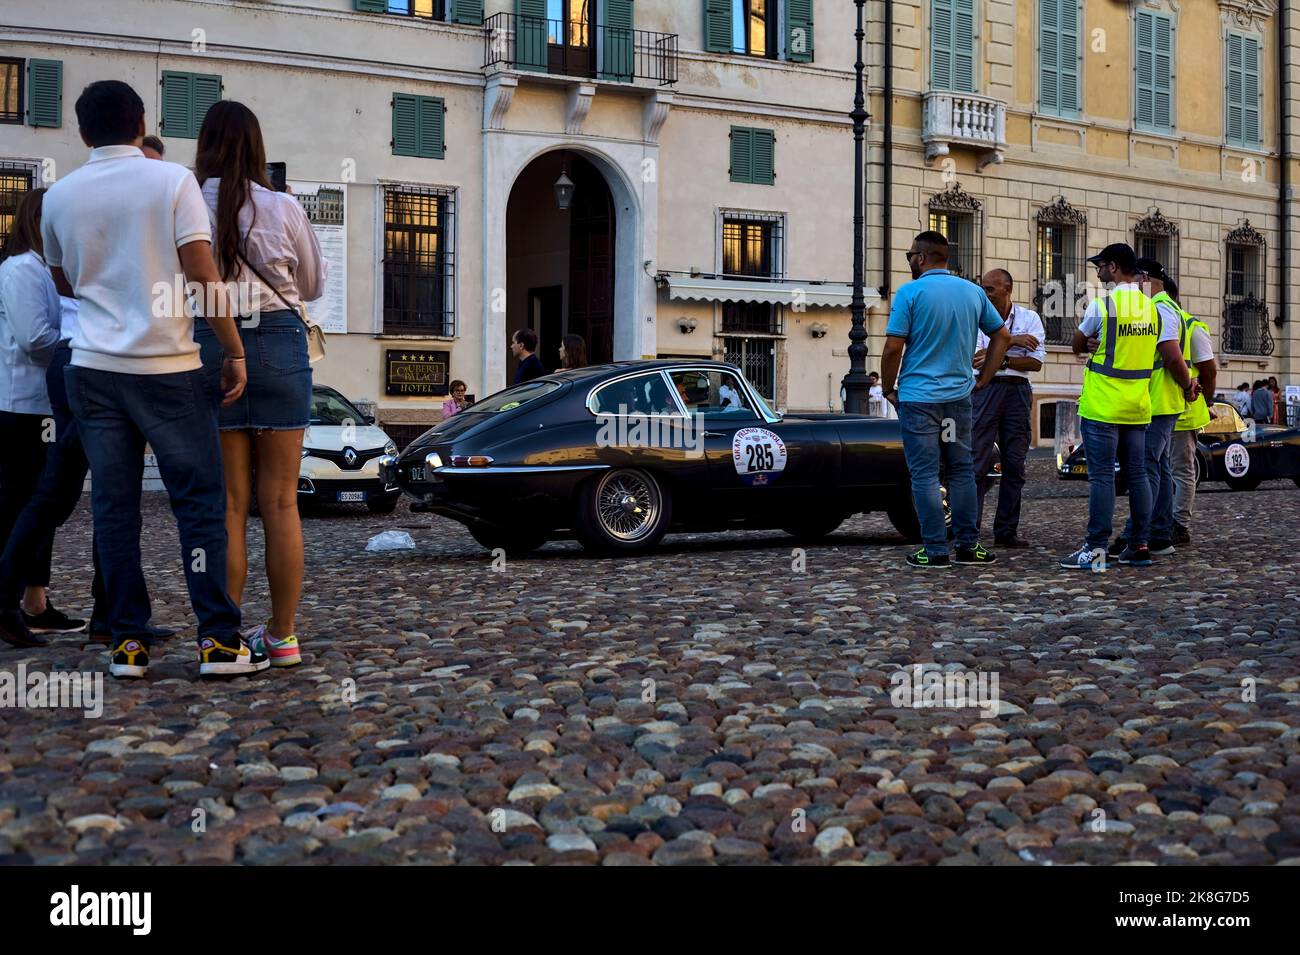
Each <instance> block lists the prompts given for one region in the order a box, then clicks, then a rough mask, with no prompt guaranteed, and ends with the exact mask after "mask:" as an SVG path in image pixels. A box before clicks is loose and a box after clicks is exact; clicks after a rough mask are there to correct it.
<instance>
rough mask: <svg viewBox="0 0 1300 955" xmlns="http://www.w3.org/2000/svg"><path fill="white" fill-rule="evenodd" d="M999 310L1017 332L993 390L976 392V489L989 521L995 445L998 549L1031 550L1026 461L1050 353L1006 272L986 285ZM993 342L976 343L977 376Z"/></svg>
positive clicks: (980, 339)
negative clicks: (1025, 527) (1036, 384)
mask: <svg viewBox="0 0 1300 955" xmlns="http://www.w3.org/2000/svg"><path fill="white" fill-rule="evenodd" d="M980 284H981V285H983V286H984V293H985V294H986V295H987V296H988V297H989V301H990V302H992V303H993V308H994V309H996V310H997V313H998V314H999V315H1000V316H1002V321H1003V322H1004V323H1005V324H1006V326H1007V330H1008V331H1009V332H1010V333H1011V345H1010V347H1008V348H1007V354H1006V357H1005V358H1003V359H1002V365H1001V367H1000V368H999V369H998V371H997V372H996V373H995V374H994V376H993V384H992V386H991V387H988V388H985V389H984V390H983V391H977V392H975V397H974V399H973V402H974V408H973V411H974V415H975V427H974V429H973V430H972V432H971V442H972V444H973V446H974V447H973V450H974V454H975V485H976V489H977V491H978V492H979V511H978V514H979V516H980V518H981V519H982V518H983V516H984V497H985V495H986V494H988V491H989V487H990V485H991V484H992V482H991V481H990V480H989V471H990V470H991V469H992V467H993V445H994V442H996V443H997V446H998V448H999V449H1000V451H1001V452H1002V480H1001V481H1000V482H999V483H1000V487H999V488H998V509H997V515H996V516H995V517H994V520H993V543H994V544H996V545H997V546H998V547H1028V546H1029V542H1028V541H1027V540H1025V539H1024V538H1022V537H1021V536H1020V535H1019V533H1018V532H1019V529H1020V501H1021V495H1022V493H1023V491H1024V487H1025V459H1026V458H1027V457H1028V455H1029V445H1030V442H1031V439H1032V431H1031V426H1030V416H1031V415H1032V413H1033V407H1034V393H1033V389H1032V388H1030V386H1029V376H1030V374H1032V373H1033V372H1035V371H1038V370H1039V369H1041V368H1042V367H1043V362H1044V361H1046V360H1047V349H1046V347H1044V345H1043V338H1044V331H1043V320H1042V318H1040V317H1039V315H1038V313H1037V312H1035V311H1034V310H1033V309H1031V308H1024V307H1023V306H1021V305H1016V304H1015V303H1014V302H1012V301H1011V292H1012V289H1013V287H1014V283H1013V282H1012V280H1011V273H1010V272H1008V271H1007V270H1006V269H993V270H992V271H990V272H988V273H986V274H985V275H984V277H983V278H982V279H981V280H980ZM988 347H989V338H988V336H987V335H985V334H984V333H983V332H980V333H979V335H978V336H977V337H976V339H975V356H974V358H973V360H972V362H971V364H972V366H973V367H974V369H975V371H977V372H978V371H979V370H980V369H981V368H983V367H984V359H985V357H986V356H987V354H988Z"/></svg>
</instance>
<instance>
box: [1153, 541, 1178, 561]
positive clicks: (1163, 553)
mask: <svg viewBox="0 0 1300 955" xmlns="http://www.w3.org/2000/svg"><path fill="white" fill-rule="evenodd" d="M1147 549H1148V550H1149V551H1151V556H1152V557H1167V556H1168V555H1169V554H1172V553H1173V552H1174V542H1173V541H1165V540H1159V541H1152V542H1151V543H1150V544H1148V545H1147Z"/></svg>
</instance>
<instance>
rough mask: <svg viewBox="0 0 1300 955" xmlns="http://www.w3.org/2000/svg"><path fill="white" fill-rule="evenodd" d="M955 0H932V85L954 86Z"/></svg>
mask: <svg viewBox="0 0 1300 955" xmlns="http://www.w3.org/2000/svg"><path fill="white" fill-rule="evenodd" d="M953 3H954V0H931V2H930V87H931V89H936V90H950V89H952V88H953V86H952V15H953Z"/></svg>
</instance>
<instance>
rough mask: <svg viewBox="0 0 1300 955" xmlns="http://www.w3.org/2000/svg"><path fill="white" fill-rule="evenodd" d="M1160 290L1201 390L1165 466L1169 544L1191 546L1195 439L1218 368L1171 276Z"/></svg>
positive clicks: (1206, 333) (1204, 332) (1203, 328)
mask: <svg viewBox="0 0 1300 955" xmlns="http://www.w3.org/2000/svg"><path fill="white" fill-rule="evenodd" d="M1164 287H1165V292H1166V294H1168V295H1169V297H1170V298H1171V299H1173V300H1174V303H1175V304H1176V305H1178V307H1179V309H1180V310H1181V312H1182V314H1181V316H1180V317H1181V318H1182V321H1183V325H1184V327H1185V329H1186V333H1187V334H1188V336H1189V338H1188V351H1190V352H1191V355H1190V361H1191V364H1192V365H1193V366H1195V368H1196V381H1197V383H1198V384H1199V385H1200V386H1201V394H1200V396H1198V397H1197V399H1196V401H1194V402H1191V403H1189V404H1188V406H1187V410H1186V411H1185V412H1183V415H1182V417H1181V418H1179V419H1178V424H1177V425H1175V426H1174V437H1173V441H1172V442H1171V444H1170V446H1169V465H1170V469H1171V471H1172V472H1173V480H1174V490H1173V534H1172V537H1171V541H1172V543H1173V544H1174V546H1179V545H1182V544H1190V543H1191V542H1192V532H1191V530H1190V528H1191V526H1192V509H1193V507H1194V506H1195V504H1196V436H1197V435H1198V434H1200V433H1201V428H1203V427H1204V426H1205V425H1206V424H1208V420H1207V419H1208V418H1210V417H1212V416H1213V412H1212V411H1210V409H1209V407H1208V406H1209V405H1210V404H1212V403H1213V397H1212V396H1213V395H1214V389H1215V386H1216V385H1217V384H1218V378H1219V366H1218V364H1217V362H1216V361H1215V359H1214V343H1213V342H1212V341H1211V339H1210V328H1209V326H1208V325H1206V324H1205V323H1204V322H1199V321H1197V320H1196V319H1195V318H1193V317H1192V316H1191V315H1190V314H1188V313H1187V311H1186V309H1183V308H1182V302H1181V300H1180V299H1179V296H1178V283H1177V282H1175V281H1174V279H1173V278H1172V277H1171V276H1165V279H1164Z"/></svg>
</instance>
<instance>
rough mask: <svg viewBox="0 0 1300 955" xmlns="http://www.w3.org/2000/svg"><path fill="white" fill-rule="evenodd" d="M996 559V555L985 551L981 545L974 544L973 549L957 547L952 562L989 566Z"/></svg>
mask: <svg viewBox="0 0 1300 955" xmlns="http://www.w3.org/2000/svg"><path fill="white" fill-rule="evenodd" d="M997 559H998V556H997V554H994V553H992V552H991V551H987V550H985V549H984V545H983V544H976V545H975V546H974V547H958V548H957V552H956V557H955V558H954V562H955V563H958V564H991V563H993V562H994V561H996V560H997Z"/></svg>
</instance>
